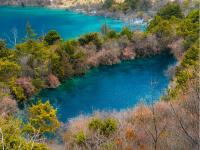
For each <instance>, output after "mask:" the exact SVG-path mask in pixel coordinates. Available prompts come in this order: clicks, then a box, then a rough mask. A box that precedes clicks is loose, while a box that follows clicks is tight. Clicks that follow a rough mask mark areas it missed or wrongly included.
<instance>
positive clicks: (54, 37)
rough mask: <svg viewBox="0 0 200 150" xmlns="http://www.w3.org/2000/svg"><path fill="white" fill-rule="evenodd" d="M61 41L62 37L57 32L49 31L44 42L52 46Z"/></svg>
mask: <svg viewBox="0 0 200 150" xmlns="http://www.w3.org/2000/svg"><path fill="white" fill-rule="evenodd" d="M60 39H61V37H60V35H59V34H58V32H57V31H55V30H51V31H49V32H48V33H47V35H46V36H45V37H44V41H45V42H47V44H48V45H52V44H54V43H55V42H56V41H59V40H60Z"/></svg>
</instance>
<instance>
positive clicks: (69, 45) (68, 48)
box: [63, 40, 78, 55]
mask: <svg viewBox="0 0 200 150" xmlns="http://www.w3.org/2000/svg"><path fill="white" fill-rule="evenodd" d="M63 49H64V51H65V52H66V53H67V54H69V55H73V54H74V53H75V52H76V50H77V49H78V42H77V41H76V40H69V41H66V42H64V44H63Z"/></svg>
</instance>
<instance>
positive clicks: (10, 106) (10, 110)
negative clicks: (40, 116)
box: [0, 97, 18, 115]
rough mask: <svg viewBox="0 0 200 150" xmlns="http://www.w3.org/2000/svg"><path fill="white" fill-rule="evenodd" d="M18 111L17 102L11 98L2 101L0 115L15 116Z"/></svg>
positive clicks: (0, 102) (0, 101)
mask: <svg viewBox="0 0 200 150" xmlns="http://www.w3.org/2000/svg"><path fill="white" fill-rule="evenodd" d="M17 110H18V108H17V103H16V101H15V100H13V99H11V98H9V97H4V98H3V99H2V100H0V114H4V115H9V114H14V113H16V112H17Z"/></svg>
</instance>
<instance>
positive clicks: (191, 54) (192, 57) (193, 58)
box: [181, 42, 200, 67]
mask: <svg viewBox="0 0 200 150" xmlns="http://www.w3.org/2000/svg"><path fill="white" fill-rule="evenodd" d="M197 43H198V42H197ZM199 53H200V49H199V47H198V44H195V45H193V46H192V47H191V48H190V49H189V50H187V52H186V54H185V56H184V58H183V60H182V62H181V66H183V67H189V66H191V65H196V64H197V63H198V60H199Z"/></svg>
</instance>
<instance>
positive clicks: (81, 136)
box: [75, 131, 86, 144]
mask: <svg viewBox="0 0 200 150" xmlns="http://www.w3.org/2000/svg"><path fill="white" fill-rule="evenodd" d="M75 141H76V143H77V144H85V141H86V136H85V134H84V132H83V131H80V132H78V133H77V134H76V135H75Z"/></svg>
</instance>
